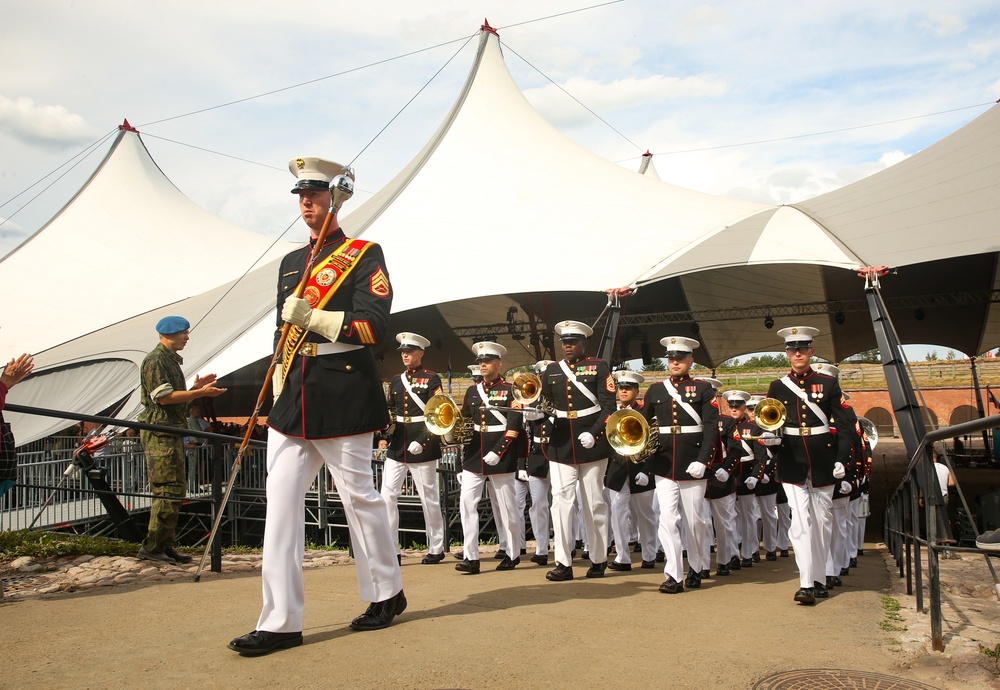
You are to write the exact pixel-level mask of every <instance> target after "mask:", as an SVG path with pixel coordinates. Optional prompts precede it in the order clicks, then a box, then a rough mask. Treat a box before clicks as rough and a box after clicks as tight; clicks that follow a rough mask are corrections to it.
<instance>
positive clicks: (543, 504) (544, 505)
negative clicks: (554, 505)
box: [514, 475, 549, 556]
mask: <svg viewBox="0 0 1000 690" xmlns="http://www.w3.org/2000/svg"><path fill="white" fill-rule="evenodd" d="M514 488H515V497H516V500H517V514H518V515H524V509H525V507H526V506H527V504H528V495H529V494H530V495H531V507H529V508H528V518H529V519H530V520H531V533H532V534H534V535H535V553H536V554H538V555H539V556H547V555H549V478H548V477H532V476H531V475H528V481H526V482H523V481H517V482H515V484H514ZM521 543H522V544H524V543H526V539H525V532H524V521H523V519H522V521H521Z"/></svg>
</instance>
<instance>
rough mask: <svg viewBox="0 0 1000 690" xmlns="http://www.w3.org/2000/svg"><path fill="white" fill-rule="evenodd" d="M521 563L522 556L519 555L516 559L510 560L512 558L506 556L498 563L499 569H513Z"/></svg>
mask: <svg viewBox="0 0 1000 690" xmlns="http://www.w3.org/2000/svg"><path fill="white" fill-rule="evenodd" d="M519 565H521V557H520V556H518V557H517V558H515V559H514V560H510V558H505V559H503V560H502V561H500V562H499V563H498V564H497V570H513V569H514V568H516V567H517V566H519Z"/></svg>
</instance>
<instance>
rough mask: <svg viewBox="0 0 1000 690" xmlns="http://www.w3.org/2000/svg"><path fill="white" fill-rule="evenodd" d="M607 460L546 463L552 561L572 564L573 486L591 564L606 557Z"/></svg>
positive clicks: (574, 501)
mask: <svg viewBox="0 0 1000 690" xmlns="http://www.w3.org/2000/svg"><path fill="white" fill-rule="evenodd" d="M607 467H608V459H607V458H604V459H603V460H597V461H595V462H588V463H585V464H583V465H564V464H562V463H559V462H550V463H549V479H550V480H551V482H552V528H553V531H554V532H555V551H556V562H557V563H561V564H562V565H567V566H568V565H572V564H573V557H572V555H571V553H572V551H573V541H574V539H573V519H574V515H573V504H574V503H576V493H577V492H576V488H577V485H579V487H580V512H581V514H582V515H583V527H584V532H585V533H586V535H587V544H588V547H589V549H590V558H591V560H592V561H593V562H594V563H604V562H605V561H607V559H608V556H607V553H608V542H607V531H608V504H607V503H606V502H605V501H604V496H603V490H604V472H605V470H606V469H607Z"/></svg>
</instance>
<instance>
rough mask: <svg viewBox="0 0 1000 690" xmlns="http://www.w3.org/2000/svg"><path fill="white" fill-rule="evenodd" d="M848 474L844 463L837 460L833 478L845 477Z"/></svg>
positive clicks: (834, 465)
mask: <svg viewBox="0 0 1000 690" xmlns="http://www.w3.org/2000/svg"><path fill="white" fill-rule="evenodd" d="M846 475H847V470H845V469H844V465H843V463H839V462H835V463H834V464H833V478H834V479H843V478H844V477H845V476H846Z"/></svg>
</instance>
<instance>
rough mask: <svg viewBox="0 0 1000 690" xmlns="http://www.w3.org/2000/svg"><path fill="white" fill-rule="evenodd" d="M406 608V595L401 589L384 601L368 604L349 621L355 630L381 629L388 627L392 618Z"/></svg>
mask: <svg viewBox="0 0 1000 690" xmlns="http://www.w3.org/2000/svg"><path fill="white" fill-rule="evenodd" d="M405 610H406V597H405V596H404V595H403V590H399V592H398V593H397V594H396V595H395V596H393V597H390V598H388V599H386V600H385V601H376V602H372V603H371V604H369V605H368V608H367V609H365V612H364V613H362V614H361V615H360V616H358V617H357V618H355V619H354V620H352V621H351V627H352V628H354V629H355V630H381V629H382V628H388V627H389V624H390V623H392V619H393V618H395V617H396V616H398V615H399V614H401V613H402V612H403V611H405Z"/></svg>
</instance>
